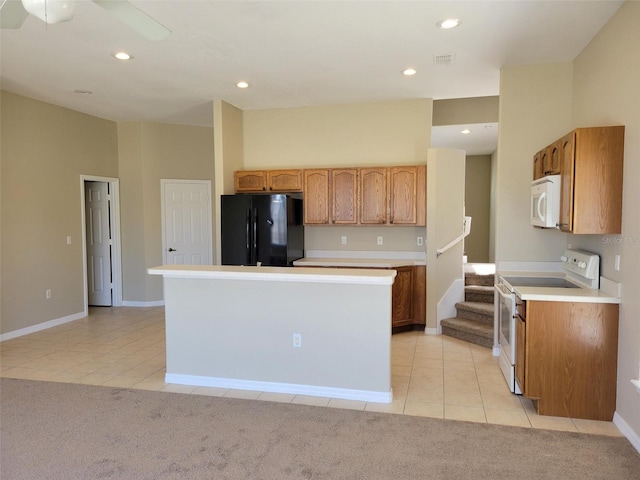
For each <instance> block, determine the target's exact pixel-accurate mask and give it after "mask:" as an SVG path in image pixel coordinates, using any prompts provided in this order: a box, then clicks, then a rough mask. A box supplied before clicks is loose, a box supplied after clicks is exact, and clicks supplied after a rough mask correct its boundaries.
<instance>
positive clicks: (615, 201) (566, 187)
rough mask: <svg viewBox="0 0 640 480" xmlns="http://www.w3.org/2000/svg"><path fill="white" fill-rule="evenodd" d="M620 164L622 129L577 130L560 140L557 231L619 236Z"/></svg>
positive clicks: (620, 215)
mask: <svg viewBox="0 0 640 480" xmlns="http://www.w3.org/2000/svg"><path fill="white" fill-rule="evenodd" d="M623 163H624V127H623V126H617V127H593V128H578V129H576V130H574V131H572V132H571V133H569V134H567V135H565V136H564V137H563V138H562V139H561V140H560V175H561V187H560V188H561V190H560V222H559V223H560V225H559V228H560V230H562V231H565V232H571V233H581V234H599V235H604V234H619V233H621V231H622V171H623V168H624V165H623Z"/></svg>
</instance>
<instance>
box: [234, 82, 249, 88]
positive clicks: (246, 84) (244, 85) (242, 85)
mask: <svg viewBox="0 0 640 480" xmlns="http://www.w3.org/2000/svg"><path fill="white" fill-rule="evenodd" d="M236 87H238V88H247V87H249V84H248V83H247V82H238V83H236Z"/></svg>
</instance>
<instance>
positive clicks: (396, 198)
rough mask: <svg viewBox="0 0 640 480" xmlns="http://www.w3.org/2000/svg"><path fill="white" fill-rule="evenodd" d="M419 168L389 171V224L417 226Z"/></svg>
mask: <svg viewBox="0 0 640 480" xmlns="http://www.w3.org/2000/svg"><path fill="white" fill-rule="evenodd" d="M417 190H418V167H416V166H413V167H391V168H390V169H389V223H391V224H396V225H403V224H404V225H415V224H416V220H417V215H416V198H417Z"/></svg>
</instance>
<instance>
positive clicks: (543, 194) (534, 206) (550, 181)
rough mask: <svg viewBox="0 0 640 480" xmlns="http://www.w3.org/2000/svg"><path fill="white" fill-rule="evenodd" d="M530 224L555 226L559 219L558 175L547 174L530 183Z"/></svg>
mask: <svg viewBox="0 0 640 480" xmlns="http://www.w3.org/2000/svg"><path fill="white" fill-rule="evenodd" d="M530 210H531V212H530V214H531V225H533V226H534V227H541V228H556V227H557V226H558V223H559V221H560V175H547V176H546V177H542V178H539V179H537V180H534V181H533V183H532V184H531V209H530Z"/></svg>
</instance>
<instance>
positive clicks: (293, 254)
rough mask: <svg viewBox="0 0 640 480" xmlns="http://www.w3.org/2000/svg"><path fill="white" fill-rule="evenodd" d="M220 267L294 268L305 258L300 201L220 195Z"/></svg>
mask: <svg viewBox="0 0 640 480" xmlns="http://www.w3.org/2000/svg"><path fill="white" fill-rule="evenodd" d="M221 212H222V213H221V221H220V223H221V230H222V242H221V248H222V265H263V266H272V267H286V266H293V262H294V260H297V259H299V258H302V257H304V226H303V220H302V215H303V211H302V199H300V198H293V197H292V196H290V195H284V194H273V195H271V194H256V195H246V194H240V195H222V200H221Z"/></svg>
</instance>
